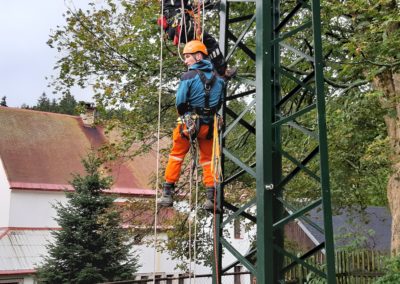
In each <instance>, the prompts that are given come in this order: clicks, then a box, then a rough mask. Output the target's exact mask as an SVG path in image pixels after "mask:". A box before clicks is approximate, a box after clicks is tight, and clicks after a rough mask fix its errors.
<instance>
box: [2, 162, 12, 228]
mask: <svg viewBox="0 0 400 284" xmlns="http://www.w3.org/2000/svg"><path fill="white" fill-rule="evenodd" d="M10 196H11V190H10V185H9V183H8V179H7V176H6V171H5V169H4V165H3V162H2V160H1V158H0V228H1V227H8V226H9V220H10Z"/></svg>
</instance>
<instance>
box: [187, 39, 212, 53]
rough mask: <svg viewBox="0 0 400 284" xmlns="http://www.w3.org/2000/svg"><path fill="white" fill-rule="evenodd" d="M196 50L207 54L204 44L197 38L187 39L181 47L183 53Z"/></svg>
mask: <svg viewBox="0 0 400 284" xmlns="http://www.w3.org/2000/svg"><path fill="white" fill-rule="evenodd" d="M196 52H202V53H203V54H205V55H208V52H207V48H206V46H205V45H204V43H202V42H201V41H199V40H192V41H189V42H188V43H187V44H186V45H185V47H184V48H183V54H186V53H196Z"/></svg>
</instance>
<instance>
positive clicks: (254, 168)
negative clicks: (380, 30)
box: [213, 0, 336, 284]
mask: <svg viewBox="0 0 400 284" xmlns="http://www.w3.org/2000/svg"><path fill="white" fill-rule="evenodd" d="M220 45H221V49H222V50H223V51H224V54H225V56H226V58H227V61H228V62H229V63H230V65H231V66H238V67H239V76H238V77H237V78H236V79H235V80H233V81H232V82H230V87H231V88H230V90H232V89H234V90H235V91H228V92H227V94H226V101H225V104H224V107H223V116H224V121H225V122H226V125H225V128H224V129H223V135H222V145H223V159H222V160H223V168H224V182H223V183H222V184H221V186H220V190H219V196H218V199H219V204H222V210H221V213H220V214H218V215H217V216H216V217H217V218H216V219H217V230H218V237H217V255H218V259H217V261H216V265H214V279H213V281H214V283H221V284H222V283H223V282H221V277H222V276H223V274H224V273H225V272H227V271H228V270H229V269H231V268H232V267H234V266H235V265H237V264H239V263H240V264H241V265H243V266H244V267H246V268H247V269H248V270H249V271H250V272H251V273H252V274H253V275H254V276H256V278H257V283H258V284H263V283H284V281H285V272H287V271H288V270H289V269H291V268H293V267H295V266H297V265H300V266H303V267H305V268H307V269H308V270H310V271H312V272H314V273H315V275H316V276H317V277H320V278H322V279H325V280H326V283H336V279H335V264H334V246H333V232H332V212H331V204H330V203H331V202H330V191H329V169H328V153H327V137H326V126H325V99H324V78H323V60H324V58H323V50H322V41H321V20H320V2H319V0H287V1H284V0H282V1H279V0H266V1H262V0H255V1H254V0H253V1H245V0H243V1H240V0H231V1H226V0H223V1H221V3H220ZM235 100H243V101H245V102H246V107H243V108H242V109H240V111H237V107H236V108H235V109H236V111H235V110H234V108H233V107H231V106H233V105H234V103H233V102H234V101H235ZM250 140H253V142H255V145H256V147H255V149H249V146H248V145H250V144H251V143H249V141H250ZM253 144H254V143H253ZM244 180H246V183H244V182H243V181H244ZM243 184H246V186H244V185H243ZM248 184H253V186H249V185H248ZM241 185H243V188H241ZM249 187H250V188H249ZM230 188H232V190H235V191H239V192H250V196H252V197H251V198H246V196H245V197H244V198H243V200H242V199H240V198H237V197H236V199H234V200H233V201H231V202H229V200H228V199H229V197H228V196H229V194H228V189H230ZM224 192H225V194H224ZM237 201H243V202H237ZM317 209H318V210H322V211H321V212H322V217H323V221H322V225H318V224H316V223H314V222H312V220H311V219H310V218H308V217H307V213H308V212H310V211H312V210H314V211H315V210H317ZM235 218H242V219H243V220H246V222H250V223H255V224H256V228H257V234H256V236H257V240H256V242H255V243H256V245H255V246H254V248H253V249H252V250H250V251H248V252H247V253H245V254H242V253H240V252H239V250H238V248H235V247H234V246H233V245H232V243H230V242H229V241H228V240H227V239H226V238H225V237H224V236H223V234H222V232H223V230H224V228H225V227H226V226H228V225H229V224H230V223H231V222H232V221H233V220H234V219H235ZM298 220H299V221H301V222H303V223H304V224H307V225H308V226H311V227H312V228H313V230H316V231H318V232H319V234H321V235H322V236H323V237H324V241H322V242H321V243H320V244H317V245H315V247H313V248H311V249H309V250H307V251H304V250H303V251H302V253H301V254H300V256H299V253H298V252H299V249H298V248H293V245H291V246H289V245H288V242H287V241H285V239H284V227H285V226H289V225H291V223H293V222H294V221H298ZM222 250H226V251H228V252H229V253H231V254H232V255H233V256H234V257H235V258H236V259H237V261H235V262H234V263H232V264H230V265H227V266H225V267H222V265H221V263H222V257H223V256H222V253H221V252H222ZM321 252H322V253H323V254H324V255H325V257H324V261H323V263H322V264H315V263H313V262H312V261H311V256H312V255H315V254H317V253H321Z"/></svg>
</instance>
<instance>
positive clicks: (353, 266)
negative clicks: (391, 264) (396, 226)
mask: <svg viewBox="0 0 400 284" xmlns="http://www.w3.org/2000/svg"><path fill="white" fill-rule="evenodd" d="M386 256H387V254H384V253H381V252H376V251H372V250H365V251H354V252H350V251H337V252H336V256H335V264H336V279H337V283H338V284H369V283H374V281H375V280H377V278H379V277H381V276H383V275H384V272H383V268H384V265H385V261H384V258H385V257H386ZM307 262H308V263H310V264H313V265H315V266H319V267H320V269H321V270H324V268H323V266H322V265H321V264H322V263H324V256H323V255H322V254H317V255H314V256H312V257H310V258H308V260H307ZM285 263H286V265H287V264H289V263H290V260H288V259H287V260H285ZM309 274H310V271H309V270H308V269H307V268H305V267H304V266H301V265H296V266H295V267H293V268H292V269H290V270H289V271H287V272H286V275H285V278H286V280H287V283H296V284H297V283H307V279H308V277H309ZM307 276H308V277H307Z"/></svg>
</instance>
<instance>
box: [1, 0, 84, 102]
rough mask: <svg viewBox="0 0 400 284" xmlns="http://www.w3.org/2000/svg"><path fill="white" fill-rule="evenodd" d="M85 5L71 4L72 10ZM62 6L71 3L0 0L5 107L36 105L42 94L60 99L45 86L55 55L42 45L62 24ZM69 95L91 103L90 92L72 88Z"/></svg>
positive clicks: (47, 0) (2, 91)
mask: <svg viewBox="0 0 400 284" xmlns="http://www.w3.org/2000/svg"><path fill="white" fill-rule="evenodd" d="M79 2H81V3H79ZM86 3H88V1H87V0H75V1H73V4H74V5H75V6H76V7H82V6H83V7H84V6H85V5H86ZM66 5H69V6H70V5H71V0H68V1H65V0H36V1H32V0H0V98H2V97H4V96H6V97H7V99H6V101H7V105H8V106H9V107H21V105H22V104H24V103H25V104H27V105H29V106H33V105H36V103H37V100H38V98H39V97H40V96H41V95H42V93H43V92H45V93H46V95H47V96H48V97H49V98H50V99H53V98H55V99H59V98H60V97H61V95H59V94H53V93H52V92H53V90H52V89H51V88H49V87H47V85H48V83H49V81H47V80H46V77H50V76H51V75H55V74H56V73H55V71H54V70H53V67H54V65H55V62H56V61H57V58H59V55H58V54H57V51H56V50H55V49H52V48H50V47H49V46H48V45H47V44H46V42H47V40H48V39H49V35H50V34H51V31H52V30H53V31H54V30H56V28H57V25H59V26H63V25H64V24H65V19H64V18H63V16H62V14H63V13H64V12H65V11H66V10H67V7H66ZM79 5H81V6H79ZM72 94H73V95H74V97H75V99H76V100H78V101H80V100H83V101H91V97H92V92H91V90H90V89H85V90H81V89H78V88H76V89H74V91H73V93H72Z"/></svg>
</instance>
